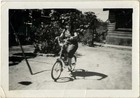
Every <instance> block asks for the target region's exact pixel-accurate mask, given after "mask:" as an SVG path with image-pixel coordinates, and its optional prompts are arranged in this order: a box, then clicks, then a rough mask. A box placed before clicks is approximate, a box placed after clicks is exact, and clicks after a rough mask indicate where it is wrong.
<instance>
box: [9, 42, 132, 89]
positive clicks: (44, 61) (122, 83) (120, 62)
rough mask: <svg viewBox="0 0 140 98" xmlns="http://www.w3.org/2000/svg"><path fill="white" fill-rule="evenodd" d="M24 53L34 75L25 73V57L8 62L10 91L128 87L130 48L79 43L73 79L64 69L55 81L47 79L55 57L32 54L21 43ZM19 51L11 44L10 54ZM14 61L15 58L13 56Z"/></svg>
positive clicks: (130, 79)
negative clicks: (90, 45) (89, 45)
mask: <svg viewBox="0 0 140 98" xmlns="http://www.w3.org/2000/svg"><path fill="white" fill-rule="evenodd" d="M24 49H25V52H27V53H28V55H30V56H31V57H29V58H28V61H29V63H30V66H31V68H32V71H33V73H34V75H31V74H30V73H29V69H28V67H27V65H26V62H25V60H23V58H22V57H20V59H19V58H18V59H19V61H18V62H14V64H13V63H11V62H10V63H11V64H10V65H9V89H10V90H51V89H52V90H54V89H55V90H57V89H58V90H59V89H60V90H64V89H68V90H71V89H77V90H81V89H83V90H85V89H88V90H89V89H91V90H110V89H113V90H114V89H131V88H132V60H131V59H132V51H131V50H126V49H115V48H108V47H98V46H96V47H88V46H83V45H81V44H79V48H78V51H77V53H76V55H77V59H78V61H77V64H76V72H75V73H74V74H75V75H76V79H73V78H71V77H70V76H69V72H67V71H64V72H63V74H62V76H61V78H60V79H59V80H58V82H54V81H53V80H52V78H51V74H50V72H51V68H52V65H53V64H54V62H55V60H56V58H57V57H45V56H34V55H32V54H30V52H31V51H32V50H33V48H32V46H25V47H24ZM17 52H21V51H20V49H19V47H13V48H11V50H10V55H13V54H14V53H17ZM16 60H17V58H16Z"/></svg>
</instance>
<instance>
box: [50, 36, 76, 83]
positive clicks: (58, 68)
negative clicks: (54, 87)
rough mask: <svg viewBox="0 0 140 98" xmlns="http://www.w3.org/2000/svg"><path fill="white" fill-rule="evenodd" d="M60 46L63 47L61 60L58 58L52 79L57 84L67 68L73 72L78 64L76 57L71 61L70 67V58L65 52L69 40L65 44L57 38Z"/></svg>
mask: <svg viewBox="0 0 140 98" xmlns="http://www.w3.org/2000/svg"><path fill="white" fill-rule="evenodd" d="M57 41H58V44H59V46H60V47H61V50H60V55H59V58H57V60H56V62H55V63H54V65H53V67H52V70H51V77H52V79H53V80H54V81H55V82H56V81H57V80H58V79H59V78H60V75H61V73H62V71H63V70H64V69H65V68H68V70H69V71H71V72H73V71H74V69H75V65H76V62H77V58H76V56H75V55H74V56H73V57H72V59H71V65H68V62H67V61H68V60H67V59H68V57H67V56H66V52H64V46H65V44H66V43H67V41H68V40H65V41H64V42H60V38H59V37H58V38H57Z"/></svg>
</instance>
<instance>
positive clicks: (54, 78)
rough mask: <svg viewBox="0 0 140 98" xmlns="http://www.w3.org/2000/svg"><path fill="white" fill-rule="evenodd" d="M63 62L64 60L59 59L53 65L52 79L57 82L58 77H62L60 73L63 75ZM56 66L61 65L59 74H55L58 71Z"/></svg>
mask: <svg viewBox="0 0 140 98" xmlns="http://www.w3.org/2000/svg"><path fill="white" fill-rule="evenodd" d="M62 64H63V63H62V61H60V60H57V61H56V62H55V63H54V65H53V67H52V70H51V77H52V79H53V80H54V81H55V82H56V81H57V80H58V79H59V77H60V75H61V73H62V71H63V68H62V66H63V65H62ZM56 67H59V73H58V74H57V76H55V73H54V72H55V71H57V70H56V69H55V68H56Z"/></svg>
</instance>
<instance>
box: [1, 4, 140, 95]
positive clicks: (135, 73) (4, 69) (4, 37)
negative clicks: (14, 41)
mask: <svg viewBox="0 0 140 98" xmlns="http://www.w3.org/2000/svg"><path fill="white" fill-rule="evenodd" d="M1 8H2V9H1V14H2V15H1V88H2V89H3V91H4V94H5V97H138V96H139V2H138V1H87V2H86V1H85V2H80V1H79V2H74V1H73V2H2V4H1ZM43 8H84V9H91V8H94V9H95V8H133V29H132V30H133V33H132V34H133V35H132V90H14V91H9V64H8V54H9V48H8V41H9V40H8V30H9V28H8V23H9V22H8V21H9V20H8V16H9V15H8V11H9V9H43ZM124 70H125V69H124Z"/></svg>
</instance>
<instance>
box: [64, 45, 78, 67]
mask: <svg viewBox="0 0 140 98" xmlns="http://www.w3.org/2000/svg"><path fill="white" fill-rule="evenodd" d="M77 48H78V46H77V45H73V44H70V45H69V46H68V48H67V52H68V65H69V67H70V69H71V62H72V61H71V59H72V57H73V55H74V53H75V52H76V50H77Z"/></svg>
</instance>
